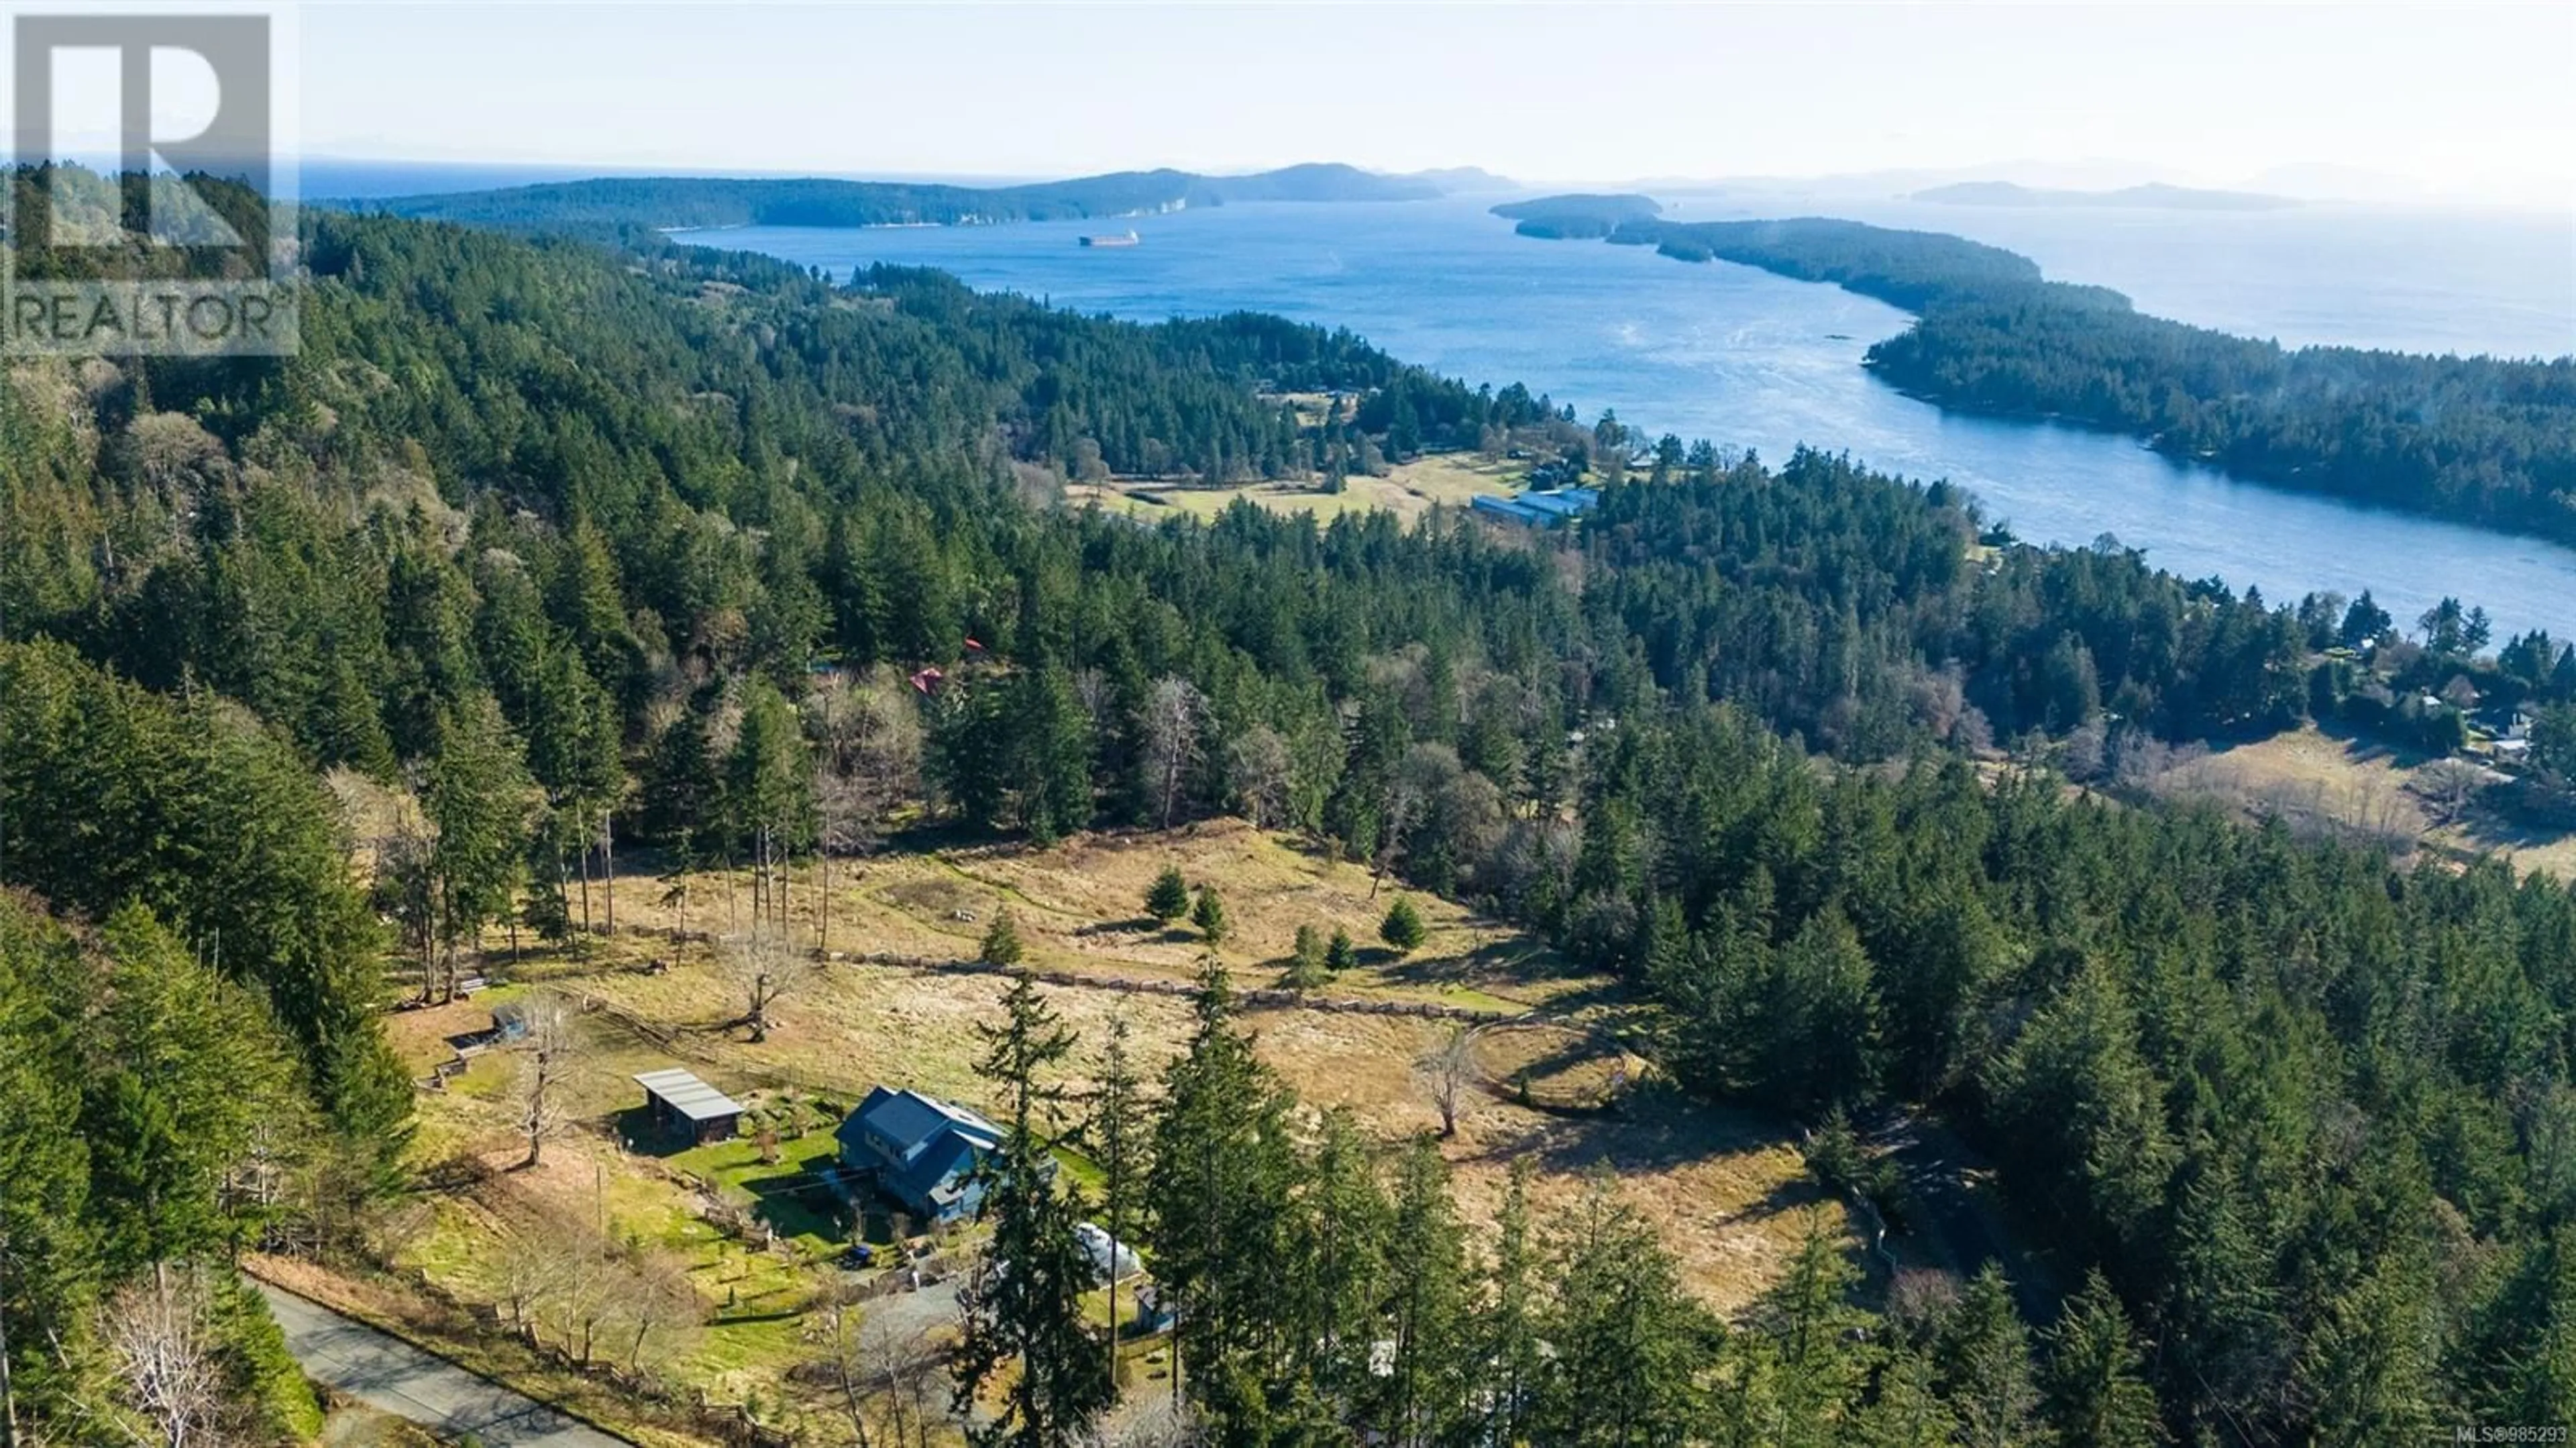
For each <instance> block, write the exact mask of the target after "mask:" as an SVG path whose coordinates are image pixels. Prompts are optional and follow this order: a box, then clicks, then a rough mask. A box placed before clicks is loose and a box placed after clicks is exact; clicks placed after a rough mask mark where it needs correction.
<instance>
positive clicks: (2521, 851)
mask: <svg viewBox="0 0 2576 1448" xmlns="http://www.w3.org/2000/svg"><path fill="white" fill-rule="evenodd" d="M2431 762H2432V761H2430V760H2429V759H2427V758H2425V757H2424V756H2421V755H2417V754H2412V753H2409V752H2406V751H2402V750H2397V749H2393V748H2390V747H2389V746H2387V745H2384V744H2379V743H2376V742H2374V741H2371V740H2368V739H2364V738H2361V737H2358V736H2355V735H2351V734H2348V733H2343V732H2327V731H2324V730H2321V729H2318V728H2317V727H2315V726H2314V725H2310V726H2307V727H2304V728H2300V729H2295V730H2289V731H2286V732H2284V733H2280V734H2276V735H2274V736H2272V737H2271V738H2269V739H2264V740H2259V741H2257V742H2255V743H2251V744H2239V745H2234V746H2231V747H2228V748H2225V749H2221V750H2217V751H2215V752H2213V753H2210V754H2208V755H2207V756H2205V757H2202V758H2199V759H2195V760H2192V761H2190V762H2188V763H2185V764H2182V765H2180V766H2178V767H2177V768H2175V769H2173V770H2171V771H2169V772H2168V773H2167V774H2165V775H2164V776H2162V777H2160V778H2159V779H2157V780H2156V781H2155V782H2154V784H2153V786H2152V787H2153V788H2154V789H2155V790H2156V792H2158V793H2160V794H2165V795H2170V796H2191V797H2203V798H2210V799H2216V800H2219V801H2221V802H2224V803H2227V804H2229V805H2230V806H2232V807H2234V808H2236V809H2239V810H2241V811H2243V812H2244V813H2246V814H2248V815H2251V816H2259V817H2270V816H2278V817H2280V818H2283V819H2285V820H2287V821H2289V822H2290V823H2291V824H2293V825H2296V826H2302V827H2313V828H2320V829H2326V830H2332V831H2336V832H2347V833H2352V834H2357V835H2361V836H2364V837H2369V838H2379V839H2386V840H2389V841H2391V842H2396V843H2400V844H2404V845H2409V846H2429V847H2431V848H2434V849H2437V850H2441V851H2445V852H2462V853H2468V854H2496V855H2500V856H2502V857H2504V858H2505V859H2506V860H2508V861H2510V862H2511V863H2512V864H2513V866H2514V868H2516V869H2518V870H2545V871H2548V872H2550V873H2552V874H2555V875H2557V876H2558V877H2559V878H2561V879H2566V880H2576V835H2571V834H2566V833H2549V832H2542V831H2535V830H2529V829H2525V828H2522V827H2520V826H2517V825H2515V824H2514V823H2512V822H2511V821H2508V820H2505V819H2502V818H2500V817H2498V816H2497V815H2496V814H2495V813H2494V812H2492V811H2490V810H2485V809H2481V808H2479V807H2476V806H2474V805H2472V806H2470V807H2469V808H2467V809H2465V810H2463V811H2460V812H2459V814H2458V816H2457V818H2451V817H2450V814H2451V811H2450V810H2449V809H2448V808H2447V807H2446V805H2445V803H2444V802H2443V801H2442V800H2440V799H2439V798H2438V797H2436V796H2437V793H2438V792H2437V791H2436V790H2434V789H2433V788H2431V781H2430V780H2429V779H2428V778H2427V776H2426V775H2425V769H2426V766H2427V765H2428V764H2430V763H2431Z"/></svg>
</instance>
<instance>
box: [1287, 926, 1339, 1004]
mask: <svg viewBox="0 0 2576 1448" xmlns="http://www.w3.org/2000/svg"><path fill="white" fill-rule="evenodd" d="M1330 977H1331V972H1330V971H1329V970H1327V969H1326V967H1325V965H1324V937H1323V934H1322V933H1321V932H1319V931H1318V930H1316V929H1315V927H1314V926H1312V925H1300V926H1298V927H1297V936H1296V939H1295V940H1294V942H1292V943H1291V944H1290V946H1289V948H1288V984H1289V986H1290V987H1291V988H1293V989H1296V990H1313V989H1314V988H1315V987H1317V986H1319V985H1322V984H1323V983H1324V982H1325V981H1326V980H1327V979H1329V978H1330Z"/></svg>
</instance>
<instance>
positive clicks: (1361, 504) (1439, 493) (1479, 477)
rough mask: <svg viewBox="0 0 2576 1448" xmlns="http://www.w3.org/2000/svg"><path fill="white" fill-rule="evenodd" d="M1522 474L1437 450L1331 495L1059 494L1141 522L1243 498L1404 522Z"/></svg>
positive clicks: (1291, 486)
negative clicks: (1380, 513) (1383, 513)
mask: <svg viewBox="0 0 2576 1448" xmlns="http://www.w3.org/2000/svg"><path fill="white" fill-rule="evenodd" d="M1527 471H1528V467H1527V465H1526V464H1523V463H1515V462H1505V461H1501V460H1499V459H1492V458H1487V457H1484V456H1482V455H1480V454H1476V453H1439V454H1435V455H1432V456H1429V457H1421V458H1416V459H1414V460H1413V461H1411V462H1409V463H1402V464H1399V465H1397V466H1396V467H1394V468H1392V469H1390V470H1389V471H1388V473H1387V475H1386V476H1384V477H1380V478H1373V477H1365V476H1358V475H1354V476H1352V477H1350V478H1349V479H1347V480H1345V482H1344V485H1343V490H1342V491H1341V492H1339V493H1327V492H1324V491H1322V490H1321V489H1319V488H1313V487H1307V486H1303V485H1300V484H1295V483H1241V484H1237V485H1235V486H1233V487H1224V488H1201V487H1178V486H1174V485H1172V484H1169V483H1160V482H1144V481H1138V482H1110V483H1097V484H1094V483H1077V484H1072V485H1069V486H1067V487H1066V488H1065V490H1064V492H1065V498H1066V500H1067V501H1069V502H1071V503H1072V504H1073V505H1074V506H1076V507H1083V506H1089V505H1093V504H1097V505H1098V506H1100V507H1103V508H1110V509H1115V510H1118V511H1121V512H1124V513H1126V514H1127V515H1128V516H1130V517H1135V518H1142V519H1145V520H1148V521H1151V520H1153V519H1156V518H1160V517H1166V516H1169V515H1170V514H1171V513H1172V512H1173V511H1175V510H1177V511H1180V512H1184V513H1188V514H1190V515H1191V516H1193V517H1198V518H1213V517H1215V516H1216V515H1217V514H1219V513H1222V512H1224V511H1225V510H1226V508H1227V507H1228V506H1229V505H1231V504H1232V503H1233V502H1234V500H1235V499H1237V498H1248V499H1250V500H1252V501H1253V502H1254V503H1257V504H1259V505H1260V506H1262V507H1264V508H1268V509H1270V510H1272V511H1273V512H1280V513H1312V514H1314V515H1315V516H1316V517H1317V518H1319V519H1323V520H1326V521H1330V520H1331V519H1333V518H1335V517H1337V516H1339V515H1341V514H1343V513H1349V512H1367V511H1369V510H1371V509H1379V508H1383V509H1385V510H1387V511H1389V512H1392V513H1394V514H1396V515H1397V516H1399V517H1401V518H1403V519H1404V520H1405V521H1406V522H1408V523H1409V522H1411V521H1413V520H1414V519H1415V518H1418V517H1420V516H1422V515H1423V514H1424V513H1427V512H1429V511H1431V508H1432V505H1433V504H1435V503H1445V504H1448V505H1449V506H1450V507H1453V508H1463V507H1465V506H1467V500H1468V499H1469V498H1472V497H1474V496H1475V495H1476V494H1478V493H1507V492H1511V491H1514V490H1515V489H1516V488H1517V487H1518V486H1519V483H1520V478H1521V475H1522V474H1523V473H1525V472H1527Z"/></svg>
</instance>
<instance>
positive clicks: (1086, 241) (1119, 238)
mask: <svg viewBox="0 0 2576 1448" xmlns="http://www.w3.org/2000/svg"><path fill="white" fill-rule="evenodd" d="M1079 240H1080V242H1081V244H1082V245H1084V246H1138V245H1141V244H1142V243H1143V242H1144V240H1145V239H1144V238H1143V237H1141V236H1138V235H1137V234H1136V233H1134V232H1132V231H1127V232H1120V233H1117V234H1116V235H1109V236H1085V237H1081V238H1079Z"/></svg>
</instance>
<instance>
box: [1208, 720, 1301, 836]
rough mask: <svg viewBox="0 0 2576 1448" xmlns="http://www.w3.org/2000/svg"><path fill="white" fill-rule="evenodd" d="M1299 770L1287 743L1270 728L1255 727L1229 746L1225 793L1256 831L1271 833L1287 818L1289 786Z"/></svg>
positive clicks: (1226, 762) (1237, 737) (1226, 754)
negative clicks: (1230, 797)
mask: <svg viewBox="0 0 2576 1448" xmlns="http://www.w3.org/2000/svg"><path fill="white" fill-rule="evenodd" d="M1295 770H1296V766H1295V764H1294V762H1293V761H1292V760H1291V759H1290V758H1289V755H1288V741H1287V740H1285V739H1282V738H1280V737H1279V732H1278V731H1277V730H1275V729H1272V728H1271V727H1270V726H1269V725H1267V724H1255V725H1253V726H1252V727H1251V728H1250V729H1247V730H1245V731H1244V732H1243V733H1241V734H1239V735H1237V736H1235V739H1234V742H1233V743H1231V744H1229V745H1227V746H1226V751H1225V784H1226V792H1227V793H1228V794H1230V795H1232V796H1233V797H1234V802H1235V805H1236V807H1237V808H1239V809H1241V810H1242V811H1243V813H1244V816H1245V817H1246V818H1248V819H1250V820H1251V821H1252V824H1253V828H1255V829H1268V828H1270V827H1271V826H1272V825H1275V824H1277V823H1278V822H1279V821H1281V820H1283V819H1285V818H1287V816H1288V784H1289V781H1290V779H1291V778H1292V777H1293V776H1294V774H1295Z"/></svg>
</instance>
